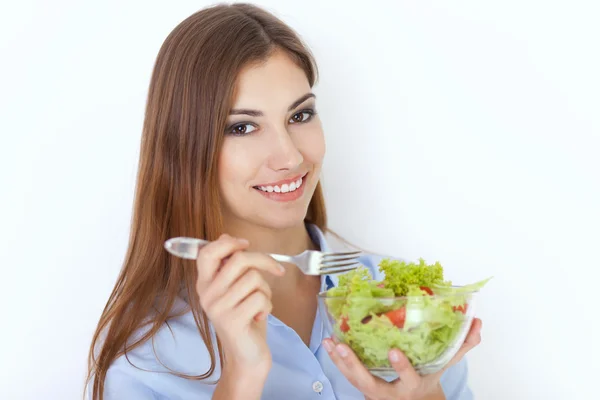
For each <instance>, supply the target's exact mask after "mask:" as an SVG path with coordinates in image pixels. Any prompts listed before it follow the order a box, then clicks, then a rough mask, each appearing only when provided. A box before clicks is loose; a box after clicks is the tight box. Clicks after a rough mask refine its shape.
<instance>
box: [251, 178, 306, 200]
mask: <svg viewBox="0 0 600 400" xmlns="http://www.w3.org/2000/svg"><path fill="white" fill-rule="evenodd" d="M305 186H306V175H305V176H304V177H303V178H302V185H301V186H300V187H299V188H298V189H296V190H294V191H293V192H287V193H277V192H263V191H262V190H260V189H256V188H254V190H256V191H257V192H259V193H260V194H262V195H263V196H265V197H266V198H267V199H270V200H275V201H282V202H286V201H294V200H297V199H299V198H300V197H302V194H304V187H305Z"/></svg>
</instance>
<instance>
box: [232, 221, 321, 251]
mask: <svg viewBox="0 0 600 400" xmlns="http://www.w3.org/2000/svg"><path fill="white" fill-rule="evenodd" d="M225 232H226V233H227V234H229V235H231V236H233V237H238V238H244V239H247V240H248V241H249V242H250V247H249V250H250V251H257V252H261V253H276V254H285V255H296V254H300V253H302V252H303V251H304V250H314V249H317V245H315V244H314V243H313V242H312V240H311V238H310V235H309V234H308V231H307V230H306V227H305V226H304V223H302V224H299V225H296V226H294V227H290V228H285V229H271V228H266V227H261V226H256V225H252V226H249V225H245V224H235V225H234V224H228V225H227V228H226V229H225Z"/></svg>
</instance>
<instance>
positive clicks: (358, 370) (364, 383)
mask: <svg viewBox="0 0 600 400" xmlns="http://www.w3.org/2000/svg"><path fill="white" fill-rule="evenodd" d="M323 347H325V350H327V353H328V354H329V357H330V358H331V360H332V361H333V363H334V364H335V365H336V366H337V367H338V369H339V370H340V371H341V372H342V373H343V374H344V376H345V377H346V378H347V379H348V380H349V381H350V383H351V384H352V385H354V387H356V388H357V389H358V390H360V391H361V392H362V393H363V394H364V395H365V396H371V397H376V396H379V397H385V396H386V393H387V392H390V389H391V385H389V384H386V383H385V382H384V381H382V380H381V379H379V378H376V377H375V376H373V375H372V374H371V373H370V372H369V371H368V370H367V369H366V368H365V367H364V365H363V364H362V363H361V362H360V360H359V359H358V357H356V355H355V354H354V352H353V351H352V350H351V349H350V348H349V347H348V346H347V345H345V344H337V345H336V344H335V343H334V342H333V340H331V339H325V340H324V341H323Z"/></svg>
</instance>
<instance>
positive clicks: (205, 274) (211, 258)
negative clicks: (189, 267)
mask: <svg viewBox="0 0 600 400" xmlns="http://www.w3.org/2000/svg"><path fill="white" fill-rule="evenodd" d="M246 248H248V241H247V240H245V239H236V238H234V237H231V236H229V235H225V234H223V235H221V237H219V239H217V240H216V241H214V242H211V243H209V244H207V245H206V246H204V247H203V248H202V249H200V251H199V252H198V258H197V259H196V267H197V269H198V281H197V286H198V289H199V290H200V289H204V288H205V287H206V286H208V284H209V283H210V282H212V280H213V278H214V276H215V275H216V273H217V270H218V269H219V267H220V266H221V261H222V260H223V259H224V258H226V257H229V256H230V255H232V254H233V253H235V252H236V251H240V250H244V249H246ZM200 291H201V290H200Z"/></svg>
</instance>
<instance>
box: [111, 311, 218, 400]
mask: <svg viewBox="0 0 600 400" xmlns="http://www.w3.org/2000/svg"><path fill="white" fill-rule="evenodd" d="M149 329H150V328H149V327H148V326H147V327H144V328H141V329H139V330H138V331H137V332H136V334H135V335H134V336H133V337H132V338H131V339H130V343H131V342H132V341H135V340H136V338H140V337H142V336H143V335H144V334H145V333H147V332H148V330H149ZM208 334H209V337H210V338H211V340H212V343H213V344H214V348H215V351H216V347H217V346H216V336H215V334H214V331H213V330H212V329H210V332H208ZM215 356H216V357H215ZM215 356H213V355H212V354H211V351H210V350H209V348H208V347H207V345H206V343H205V342H204V340H203V338H202V335H201V334H200V333H199V332H198V328H197V326H196V323H195V320H194V317H193V315H192V313H191V312H187V313H185V314H183V315H181V316H178V317H175V318H172V319H170V320H169V321H168V322H167V323H165V324H163V325H162V326H161V327H160V328H159V330H158V331H157V332H156V333H155V334H154V335H153V336H152V337H151V338H150V339H148V340H146V341H145V342H143V343H141V344H140V345H138V346H137V347H135V348H133V349H131V350H129V351H128V352H127V353H126V354H123V355H121V356H120V357H118V358H117V359H116V360H115V361H114V362H113V363H112V364H111V366H110V368H109V369H108V371H107V375H106V379H105V382H104V384H105V390H106V392H107V394H109V393H114V394H115V395H114V397H110V396H107V397H106V399H113V398H115V399H116V398H119V399H120V398H131V399H135V400H137V399H138V398H140V399H141V398H150V399H152V398H170V397H169V396H176V394H177V393H178V392H179V391H180V390H183V389H184V387H186V386H189V385H194V386H195V387H196V388H195V390H196V391H200V392H201V391H202V390H199V386H203V385H204V386H209V384H211V383H214V382H215V381H216V380H217V379H218V378H219V376H220V365H219V362H218V359H219V356H218V354H215ZM213 360H214V361H215V365H214V372H213V374H212V375H211V376H210V377H209V378H207V379H205V380H202V381H198V380H193V381H192V380H188V379H185V378H184V377H182V375H186V376H200V375H204V374H206V373H207V372H208V371H209V370H210V369H211V364H212V361H213ZM132 391H135V393H139V396H140V397H135V396H133V395H131V396H126V394H128V393H130V392H132ZM132 393H133V392H132ZM143 395H146V396H147V397H143ZM151 395H152V396H151ZM153 396H154V397H153ZM161 396H167V397H161Z"/></svg>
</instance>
